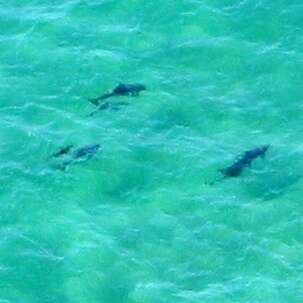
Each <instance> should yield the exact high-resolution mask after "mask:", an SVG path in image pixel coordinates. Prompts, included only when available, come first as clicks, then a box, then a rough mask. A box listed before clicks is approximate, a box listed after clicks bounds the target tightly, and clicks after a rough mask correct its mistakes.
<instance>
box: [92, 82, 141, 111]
mask: <svg viewBox="0 0 303 303" xmlns="http://www.w3.org/2000/svg"><path fill="white" fill-rule="evenodd" d="M143 90H146V87H145V86H144V85H143V84H139V83H134V84H122V83H121V84H119V85H118V86H116V88H114V90H113V91H112V92H110V93H107V94H104V95H101V96H100V97H97V98H91V99H88V100H89V101H90V102H91V103H92V104H94V105H97V106H98V105H99V101H101V100H105V99H107V98H110V97H113V96H129V95H132V96H138V95H139V93H140V92H141V91H143Z"/></svg>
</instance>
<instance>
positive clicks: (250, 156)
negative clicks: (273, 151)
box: [208, 145, 269, 185]
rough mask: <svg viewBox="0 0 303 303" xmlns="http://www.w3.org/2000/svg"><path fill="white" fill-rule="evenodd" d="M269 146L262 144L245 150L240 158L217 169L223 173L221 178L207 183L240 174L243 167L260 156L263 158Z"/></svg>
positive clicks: (248, 165) (211, 183) (249, 164)
mask: <svg viewBox="0 0 303 303" xmlns="http://www.w3.org/2000/svg"><path fill="white" fill-rule="evenodd" d="M268 148H269V145H263V146H260V147H257V148H254V149H251V150H247V151H245V152H244V153H243V154H242V155H241V156H240V158H239V159H238V160H237V161H235V162H234V163H233V164H232V165H230V166H227V167H226V168H221V169H218V171H219V172H220V173H221V174H222V175H223V176H222V177H221V178H218V179H216V180H214V181H212V182H210V183H208V184H209V185H213V184H215V183H217V182H219V181H222V180H224V179H226V178H230V177H231V178H234V177H238V176H240V175H241V174H242V173H243V171H244V169H245V168H247V167H250V166H251V163H252V162H253V161H254V160H255V159H257V158H259V157H261V158H264V157H265V154H266V152H267V150H268Z"/></svg>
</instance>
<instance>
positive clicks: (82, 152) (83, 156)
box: [59, 144, 100, 170]
mask: <svg viewBox="0 0 303 303" xmlns="http://www.w3.org/2000/svg"><path fill="white" fill-rule="evenodd" d="M99 148H100V144H89V145H85V146H82V147H80V148H77V149H75V150H74V151H73V153H72V154H71V158H70V159H68V160H66V161H64V162H63V163H62V164H61V165H60V166H59V168H60V169H62V170H65V168H66V167H67V166H68V165H69V164H71V163H73V162H75V161H80V160H87V159H90V158H91V157H92V156H94V155H95V154H96V153H97V152H98V150H99ZM67 153H68V152H67Z"/></svg>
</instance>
